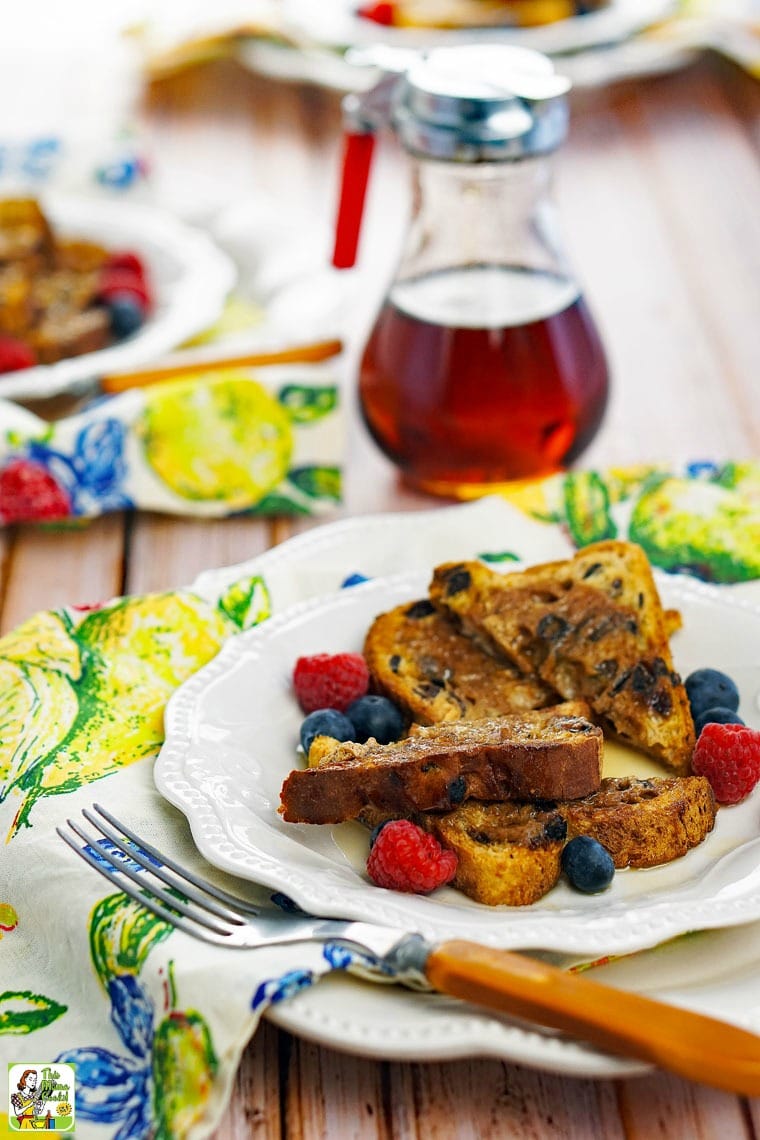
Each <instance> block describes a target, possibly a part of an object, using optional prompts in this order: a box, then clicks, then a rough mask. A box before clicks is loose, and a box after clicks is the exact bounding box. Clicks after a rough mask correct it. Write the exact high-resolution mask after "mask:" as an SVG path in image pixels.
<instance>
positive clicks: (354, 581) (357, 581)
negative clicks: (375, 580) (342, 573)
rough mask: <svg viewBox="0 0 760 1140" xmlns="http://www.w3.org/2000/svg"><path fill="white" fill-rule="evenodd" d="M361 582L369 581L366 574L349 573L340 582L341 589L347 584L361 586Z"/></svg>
mask: <svg viewBox="0 0 760 1140" xmlns="http://www.w3.org/2000/svg"><path fill="white" fill-rule="evenodd" d="M362 582H369V578H368V577H367V576H366V574H349V575H348V577H347V578H344V579H343V581H342V582H341V584H340V585H341V589H343V590H345V589H346V588H347V587H348V586H361V584H362Z"/></svg>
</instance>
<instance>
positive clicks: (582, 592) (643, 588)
mask: <svg viewBox="0 0 760 1140" xmlns="http://www.w3.org/2000/svg"><path fill="white" fill-rule="evenodd" d="M430 597H431V600H432V601H433V603H434V604H435V605H436V606H437V607H439V608H440V609H442V610H443V611H444V612H445V613H446V614H447V615H449V616H451V617H452V618H453V619H454V620H455V621H457V622H458V623H459V626H460V629H461V630H462V632H463V633H465V634H466V635H467V636H470V637H472V638H473V640H474V641H475V642H476V643H477V644H479V645H481V646H482V647H483V648H484V649H485V650H486V651H487V652H491V653H496V654H503V655H505V656H506V657H507V658H508V659H509V660H510V661H512V663H513V664H514V665H515V666H516V667H517V668H518V669H519V670H520V671H521V672H523V673H525V674H527V675H531V676H533V675H538V676H539V677H540V678H541V680H543V681H544V682H545V683H546V684H548V685H550V686H551V687H552V688H554V689H555V690H556V691H557V692H558V693H559V694H560V695H561V696H562V697H564V698H565V699H566V700H573V699H576V698H582V699H585V700H587V701H588V702H589V704H590V705H591V708H592V710H593V712H594V714H596V716H597V717H598V718H599V719H600V721H601V723H602V724H603V726H604V727H605V728H607V729H608V730H611V731H612V732H613V733H614V734H616V735H617V736H619V737H620V738H621V739H623V740H625V741H627V742H629V743H631V744H633V745H635V746H636V747H638V748H640V749H641V750H642V751H644V752H646V753H648V754H649V755H652V756H655V757H656V758H657V759H659V760H661V761H662V762H663V763H665V764H666V765H668V766H669V767H670V768H672V769H673V770H674V771H676V772H678V773H680V774H685V773H687V772H688V771H689V767H690V763H691V755H692V752H693V749H694V742H695V741H694V725H693V722H692V718H691V712H690V709H689V702H688V698H687V696H686V690H685V688H684V686H683V684H682V682H681V678H680V677H679V675H678V674H677V673H676V671H675V669H674V667H673V659H672V655H671V651H670V645H669V641H668V627H669V622H667V621H666V618H665V615H664V612H663V608H662V604H661V602H660V598H659V594H658V592H657V587H656V585H655V582H654V579H653V577H652V571H651V568H650V566H649V562H648V560H647V558H646V555H645V554H644V552H643V551H642V550H641V548H640V547H638V546H636V545H635V544H634V543H628V542H617V541H607V542H601V543H594V544H592V545H591V546H587V547H585V548H584V549H583V550H582V551H580V552H579V553H578V554H576V555H575V557H574V558H571V559H568V560H567V561H565V562H552V563H547V564H544V565H541V566H536V567H532V568H529V569H527V570H524V571H521V572H513V573H508V574H501V573H498V572H497V571H494V570H492V569H490V568H488V567H486V566H484V565H483V564H482V563H480V562H460V563H447V564H444V565H442V566H439V567H437V569H436V570H435V572H434V576H433V581H432V583H431V587H430Z"/></svg>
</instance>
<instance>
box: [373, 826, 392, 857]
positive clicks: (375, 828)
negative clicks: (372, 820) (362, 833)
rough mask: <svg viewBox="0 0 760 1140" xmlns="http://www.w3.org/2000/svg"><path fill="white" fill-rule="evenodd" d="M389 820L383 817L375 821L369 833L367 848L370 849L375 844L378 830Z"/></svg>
mask: <svg viewBox="0 0 760 1140" xmlns="http://www.w3.org/2000/svg"><path fill="white" fill-rule="evenodd" d="M390 822H391V821H390V820H389V819H384V820H382V821H381V822H380V823H376V824H375V826H374V827H373V828H372V831H371V832H370V834H369V849H370V851H371V850H372V848H373V847H374V846H375V840H376V839H377V837H378V835H379V834H380V832H381V831H382V830H383V828H384V827H385V825H386V823H390Z"/></svg>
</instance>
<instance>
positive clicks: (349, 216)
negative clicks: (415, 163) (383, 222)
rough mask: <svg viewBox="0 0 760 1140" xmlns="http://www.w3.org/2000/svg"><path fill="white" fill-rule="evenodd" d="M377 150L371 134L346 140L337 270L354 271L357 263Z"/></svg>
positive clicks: (337, 224)
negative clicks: (370, 178)
mask: <svg viewBox="0 0 760 1140" xmlns="http://www.w3.org/2000/svg"><path fill="white" fill-rule="evenodd" d="M374 149H375V136H374V135H373V134H372V133H371V132H362V133H361V134H346V135H344V136H343V162H342V173H341V184H340V201H339V203H338V216H337V218H336V221H335V245H334V247H333V256H332V263H333V265H334V266H335V268H336V269H350V268H351V266H352V265H354V264H355V263H356V251H357V249H358V247H359V234H360V232H361V226H362V214H363V213H364V199H365V197H366V193H367V183H368V181H369V169H370V166H371V164H372V152H373V150H374Z"/></svg>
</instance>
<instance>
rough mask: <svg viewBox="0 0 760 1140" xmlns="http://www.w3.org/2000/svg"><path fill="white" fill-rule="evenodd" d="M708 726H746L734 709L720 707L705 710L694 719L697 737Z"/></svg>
mask: <svg viewBox="0 0 760 1140" xmlns="http://www.w3.org/2000/svg"><path fill="white" fill-rule="evenodd" d="M706 724H744V721H743V720H742V718H741V717H740V716H739V715H738V713H735V712H734V710H733V709H726V708H721V707H720V705H716V707H715V708H714V709H705V711H704V712H703V713H700V714H699V716H697V717H695V718H694V731H695V732H696V734H697V736H699V734H700V732H701V731H702V729H703V728H704V727H705V725H706Z"/></svg>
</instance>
